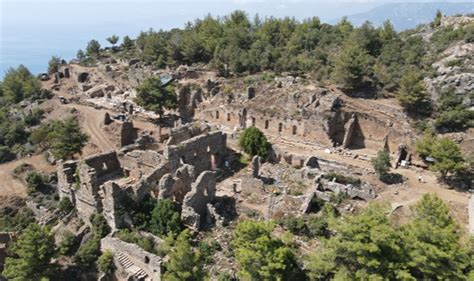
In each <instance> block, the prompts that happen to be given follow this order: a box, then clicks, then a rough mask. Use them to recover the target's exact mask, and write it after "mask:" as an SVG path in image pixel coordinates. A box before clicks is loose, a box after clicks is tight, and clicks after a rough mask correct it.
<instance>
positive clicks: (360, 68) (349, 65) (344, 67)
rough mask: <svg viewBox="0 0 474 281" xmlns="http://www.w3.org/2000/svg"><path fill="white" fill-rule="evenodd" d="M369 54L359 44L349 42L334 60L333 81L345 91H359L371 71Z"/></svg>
mask: <svg viewBox="0 0 474 281" xmlns="http://www.w3.org/2000/svg"><path fill="white" fill-rule="evenodd" d="M370 68H371V59H370V56H369V55H368V52H367V51H366V50H365V49H363V48H362V47H361V46H360V45H359V43H358V42H354V41H353V40H348V41H347V42H346V43H345V44H344V45H343V46H342V47H341V49H340V50H339V52H338V53H337V54H336V56H335V58H334V71H333V73H332V78H333V80H334V81H335V82H336V83H337V84H339V86H341V87H342V88H344V89H348V90H352V89H357V88H359V87H361V86H362V85H363V82H364V78H365V77H367V76H368V75H369V74H370V72H371V70H370Z"/></svg>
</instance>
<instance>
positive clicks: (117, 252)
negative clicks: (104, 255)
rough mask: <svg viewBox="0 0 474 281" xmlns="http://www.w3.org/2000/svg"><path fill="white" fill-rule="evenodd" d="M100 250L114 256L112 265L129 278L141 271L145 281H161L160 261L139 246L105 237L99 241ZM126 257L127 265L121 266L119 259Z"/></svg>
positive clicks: (157, 257) (121, 262)
mask: <svg viewBox="0 0 474 281" xmlns="http://www.w3.org/2000/svg"><path fill="white" fill-rule="evenodd" d="M100 247H101V250H102V251H104V250H109V251H111V252H112V253H113V254H114V263H115V265H116V266H117V267H122V268H121V269H122V270H123V271H125V272H127V273H128V275H129V276H130V277H132V276H134V275H135V274H136V273H137V269H138V271H139V269H142V270H143V271H144V272H145V273H146V274H147V275H148V276H147V277H146V278H149V279H146V280H153V281H160V280H161V264H162V262H163V261H162V259H161V258H160V257H159V256H157V255H154V254H152V253H149V252H147V251H145V250H143V249H142V248H140V247H139V246H137V245H135V244H132V243H127V242H124V241H122V240H120V239H118V238H113V237H105V238H102V239H101V240H100ZM123 255H125V256H126V259H128V261H127V265H126V266H123V261H120V260H119V257H122V256H123ZM127 269H130V270H127Z"/></svg>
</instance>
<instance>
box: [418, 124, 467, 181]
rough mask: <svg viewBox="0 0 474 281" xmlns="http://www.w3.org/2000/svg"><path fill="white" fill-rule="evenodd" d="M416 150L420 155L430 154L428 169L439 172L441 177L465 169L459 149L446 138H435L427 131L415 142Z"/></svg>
mask: <svg viewBox="0 0 474 281" xmlns="http://www.w3.org/2000/svg"><path fill="white" fill-rule="evenodd" d="M416 151H417V152H418V153H419V154H420V155H421V156H422V157H427V156H430V157H432V158H433V159H434V163H433V164H432V165H430V169H432V170H433V171H436V172H439V173H440V175H441V178H446V176H447V175H448V174H449V173H453V174H456V173H459V172H462V171H464V170H465V169H466V166H465V159H464V157H463V155H462V152H461V149H460V148H459V146H458V145H457V144H456V143H455V142H454V141H452V140H450V139H448V138H436V136H434V135H431V134H429V133H428V134H426V135H425V136H424V137H423V138H421V139H419V140H418V141H417V142H416Z"/></svg>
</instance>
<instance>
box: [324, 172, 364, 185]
mask: <svg viewBox="0 0 474 281" xmlns="http://www.w3.org/2000/svg"><path fill="white" fill-rule="evenodd" d="M323 177H324V178H325V179H327V180H329V181H333V180H334V179H336V182H337V183H340V184H352V185H355V186H359V185H360V184H361V180H360V179H359V178H355V177H351V176H344V175H341V174H337V173H335V172H330V173H327V174H325V175H324V176H323Z"/></svg>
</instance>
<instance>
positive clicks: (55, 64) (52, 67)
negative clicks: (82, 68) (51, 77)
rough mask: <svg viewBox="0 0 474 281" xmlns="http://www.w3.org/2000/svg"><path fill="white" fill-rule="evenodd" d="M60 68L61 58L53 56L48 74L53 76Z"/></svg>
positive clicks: (49, 63)
mask: <svg viewBox="0 0 474 281" xmlns="http://www.w3.org/2000/svg"><path fill="white" fill-rule="evenodd" d="M59 66H61V58H60V57H58V56H53V57H51V59H50V60H49V62H48V74H53V73H56V72H58V71H59Z"/></svg>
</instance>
